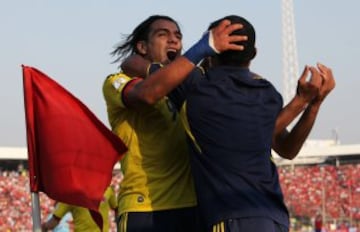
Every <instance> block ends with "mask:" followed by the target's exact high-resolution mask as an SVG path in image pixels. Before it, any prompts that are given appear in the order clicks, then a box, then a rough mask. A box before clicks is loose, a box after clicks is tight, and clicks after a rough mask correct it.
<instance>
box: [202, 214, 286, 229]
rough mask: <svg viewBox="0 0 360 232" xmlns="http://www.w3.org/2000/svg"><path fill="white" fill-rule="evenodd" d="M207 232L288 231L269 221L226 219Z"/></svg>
mask: <svg viewBox="0 0 360 232" xmlns="http://www.w3.org/2000/svg"><path fill="white" fill-rule="evenodd" d="M208 231H209V232H254V231H261V232H288V231H289V229H288V228H287V227H286V226H284V225H281V224H279V223H277V222H275V221H273V220H271V219H268V218H263V217H248V218H235V219H228V220H226V221H222V222H220V223H217V224H216V225H213V226H212V228H210V230H208Z"/></svg>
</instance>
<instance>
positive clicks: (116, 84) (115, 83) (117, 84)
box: [112, 77, 127, 89]
mask: <svg viewBox="0 0 360 232" xmlns="http://www.w3.org/2000/svg"><path fill="white" fill-rule="evenodd" d="M126 82H127V79H126V78H124V77H119V78H117V79H115V80H114V81H113V83H112V85H113V86H114V88H115V89H119V88H120V87H122V86H123V85H124V84H125V83H126Z"/></svg>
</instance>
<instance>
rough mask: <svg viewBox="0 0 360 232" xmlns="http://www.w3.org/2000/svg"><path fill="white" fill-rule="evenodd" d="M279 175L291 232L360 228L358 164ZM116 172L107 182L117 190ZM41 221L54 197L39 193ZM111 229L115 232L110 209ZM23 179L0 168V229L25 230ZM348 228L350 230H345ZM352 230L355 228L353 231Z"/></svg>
mask: <svg viewBox="0 0 360 232" xmlns="http://www.w3.org/2000/svg"><path fill="white" fill-rule="evenodd" d="M279 177H280V181H281V185H282V189H283V192H284V196H285V201H286V204H287V206H288V208H289V211H290V215H291V218H292V220H291V221H292V228H291V231H314V229H313V225H314V218H315V216H316V215H318V214H320V215H322V217H323V219H324V223H323V226H324V227H325V228H326V229H327V230H326V231H329V232H330V231H349V228H350V227H353V229H354V228H357V231H360V229H359V224H360V163H357V164H356V163H353V164H346V165H328V164H327V165H311V166H280V167H279ZM121 179H122V176H121V173H117V174H116V175H114V178H113V180H112V185H113V186H114V187H115V190H116V191H118V186H119V182H120V181H121ZM39 196H40V205H41V219H42V220H44V219H46V218H47V217H48V216H49V214H50V213H51V212H52V210H53V207H54V201H53V200H52V199H50V198H48V197H47V196H46V195H45V194H43V193H39ZM109 216H110V217H112V218H113V220H112V221H113V222H112V225H111V231H116V227H115V223H114V214H113V212H112V213H111V214H110V215H109ZM31 230H32V209H31V195H30V192H29V177H28V172H27V170H26V169H25V168H22V167H20V168H18V170H0V231H4V232H13V231H31ZM350 231H351V230H350ZM353 231H356V230H353Z"/></svg>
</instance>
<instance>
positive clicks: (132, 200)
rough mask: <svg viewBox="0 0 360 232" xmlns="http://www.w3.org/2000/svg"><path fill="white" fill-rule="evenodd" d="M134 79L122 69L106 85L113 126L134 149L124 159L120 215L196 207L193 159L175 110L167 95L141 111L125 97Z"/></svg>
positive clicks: (106, 95)
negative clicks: (133, 106) (125, 92)
mask: <svg viewBox="0 0 360 232" xmlns="http://www.w3.org/2000/svg"><path fill="white" fill-rule="evenodd" d="M131 80H133V79H131V78H129V77H128V76H126V75H125V74H123V73H117V74H114V75H110V76H109V77H108V78H107V79H106V80H105V82H104V85H103V94H104V97H105V101H106V104H107V111H108V119H109V122H110V125H111V128H112V130H113V132H114V133H115V134H117V135H118V136H119V137H120V138H121V139H122V140H123V142H124V143H125V144H126V145H127V146H128V149H129V150H128V152H127V153H126V155H125V156H124V158H123V159H122V160H121V169H122V171H123V173H124V179H123V181H122V182H121V183H120V192H119V195H118V207H119V211H118V214H122V213H124V212H148V211H156V210H168V209H176V208H184V207H192V206H195V205H196V197H195V190H194V184H193V179H192V176H191V171H190V160H189V158H190V157H189V153H188V150H187V143H186V137H185V132H184V129H183V126H182V124H181V121H180V117H179V115H178V114H177V111H176V109H175V108H174V107H173V106H172V104H171V102H170V101H169V99H167V98H166V97H165V98H163V99H162V100H160V101H159V102H158V103H156V104H155V105H154V106H152V107H149V106H147V107H144V109H143V110H140V111H139V110H138V111H135V110H132V109H130V108H127V107H126V106H125V104H124V102H123V101H122V95H123V94H124V93H123V89H124V87H125V86H126V85H127V84H128V83H129V81H131Z"/></svg>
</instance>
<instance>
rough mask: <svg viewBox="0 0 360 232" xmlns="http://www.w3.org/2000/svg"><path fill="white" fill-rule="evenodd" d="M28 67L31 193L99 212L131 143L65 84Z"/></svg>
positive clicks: (25, 71)
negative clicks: (115, 168)
mask: <svg viewBox="0 0 360 232" xmlns="http://www.w3.org/2000/svg"><path fill="white" fill-rule="evenodd" d="M22 68H23V84H24V100H25V101H24V103H25V115H26V129H27V145H28V156H29V157H28V158H29V159H28V160H29V175H30V190H31V192H38V191H42V192H44V193H46V194H47V195H48V196H49V197H51V198H52V199H54V200H57V201H61V202H65V203H68V204H73V205H78V206H82V207H85V208H88V209H91V210H94V211H98V208H99V205H100V202H101V200H102V199H103V194H104V192H105V190H106V188H107V187H108V186H109V184H110V182H111V178H112V171H113V168H114V165H115V164H116V162H117V161H118V160H119V159H120V158H121V157H122V155H123V154H124V153H125V152H126V150H127V148H126V146H125V145H124V144H123V142H122V141H121V140H120V139H119V138H118V137H117V136H116V135H115V134H113V133H112V132H111V131H110V130H109V129H108V128H107V127H106V126H105V125H104V124H103V123H102V122H101V121H100V120H99V119H97V117H96V116H95V115H94V114H93V113H92V112H91V111H90V110H89V109H88V108H87V107H86V106H85V105H84V104H83V103H82V102H81V101H80V100H78V99H77V98H76V97H74V96H73V95H72V94H71V93H70V92H68V91H67V90H66V89H65V88H63V87H62V86H60V85H59V84H58V83H56V82H55V81H54V80H52V79H51V78H50V77H48V76H47V75H45V74H44V73H42V72H40V71H39V70H37V69H35V68H32V67H28V66H22Z"/></svg>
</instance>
